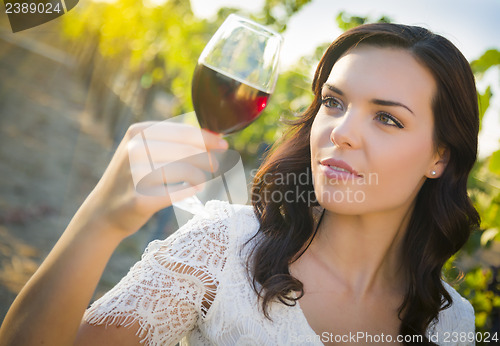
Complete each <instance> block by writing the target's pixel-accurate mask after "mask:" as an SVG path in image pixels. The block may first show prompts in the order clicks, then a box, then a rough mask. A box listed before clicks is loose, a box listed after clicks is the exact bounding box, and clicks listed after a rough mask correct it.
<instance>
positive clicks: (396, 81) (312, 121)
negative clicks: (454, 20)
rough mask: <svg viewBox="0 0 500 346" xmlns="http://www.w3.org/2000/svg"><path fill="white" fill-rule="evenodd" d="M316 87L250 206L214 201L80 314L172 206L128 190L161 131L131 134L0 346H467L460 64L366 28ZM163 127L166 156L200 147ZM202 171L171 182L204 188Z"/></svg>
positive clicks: (469, 147) (416, 41) (345, 38)
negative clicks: (456, 275)
mask: <svg viewBox="0 0 500 346" xmlns="http://www.w3.org/2000/svg"><path fill="white" fill-rule="evenodd" d="M312 89H313V92H314V101H313V102H312V104H311V106H310V107H309V108H308V109H307V110H306V112H305V113H304V114H303V115H302V116H301V117H300V118H299V119H298V120H297V121H296V122H295V123H294V124H293V125H292V126H291V128H290V130H289V131H288V133H287V135H286V136H285V137H284V139H283V140H282V141H281V142H280V143H279V144H277V145H276V146H275V148H274V149H273V150H272V151H271V153H270V154H269V155H268V157H267V158H266V161H265V162H264V164H263V166H262V167H261V168H260V170H259V173H258V174H257V176H256V178H255V181H254V187H253V190H252V204H253V207H249V206H232V205H229V204H227V203H224V202H217V201H212V202H209V203H208V204H207V206H206V210H207V213H205V215H203V216H202V215H197V216H195V217H194V218H193V219H192V220H191V221H190V222H189V223H188V224H186V225H185V226H184V227H182V228H181V229H180V230H178V231H177V232H176V233H175V234H174V235H172V236H171V237H169V238H167V239H166V240H164V241H155V242H153V243H151V244H150V245H149V246H148V248H147V250H146V252H145V253H144V255H143V257H142V260H141V261H140V262H138V263H137V264H136V265H135V266H134V267H133V268H132V269H131V270H130V272H129V273H128V274H127V276H126V277H124V278H123V279H122V280H121V281H120V283H118V284H117V286H116V287H115V288H113V289H112V290H111V291H109V292H108V293H107V294H106V295H105V296H103V297H102V298H101V299H99V300H98V301H96V302H95V303H94V304H93V305H92V306H91V307H90V308H89V309H87V311H85V309H86V307H87V305H88V303H89V301H90V299H91V297H92V293H93V291H94V289H95V286H96V285H97V282H98V280H99V277H100V275H101V273H102V270H103V268H104V266H105V264H106V262H107V260H108V258H109V256H110V255H111V253H112V252H113V250H114V249H115V248H116V246H117V245H118V243H119V242H120V241H121V240H122V239H123V238H125V237H126V236H128V235H130V234H132V233H134V232H135V231H136V230H137V229H139V228H140V226H141V225H142V224H144V223H145V222H146V220H147V219H148V218H149V217H150V216H151V215H152V214H153V213H154V212H156V211H157V210H159V209H160V208H163V207H165V206H167V205H169V204H170V203H171V201H170V198H169V197H168V196H167V197H160V196H158V197H147V196H141V195H139V194H137V193H136V192H135V190H134V188H133V184H132V182H131V180H132V179H131V173H130V169H129V166H128V156H127V146H128V147H132V148H133V147H134V143H133V140H131V139H132V138H133V137H134V135H135V134H136V133H137V132H138V131H141V130H143V129H145V128H146V127H147V126H149V125H151V124H137V125H134V126H132V127H131V128H130V129H129V131H128V133H127V135H126V136H125V138H124V140H123V141H122V143H121V145H120V146H119V148H118V150H117V152H116V154H115V156H114V157H113V159H112V161H111V163H110V165H109V167H108V169H107V170H106V172H105V173H104V175H103V177H102V179H101V181H100V182H99V184H98V185H97V186H96V188H95V190H94V191H93V192H92V193H91V194H90V196H89V197H88V198H87V200H86V201H85V203H84V204H83V205H82V207H81V208H80V209H79V211H78V212H77V214H76V215H75V217H74V218H73V220H72V221H71V223H70V225H69V226H68V229H67V230H66V231H65V233H64V234H63V236H62V237H61V239H60V240H59V242H58V243H57V244H56V246H55V248H54V249H53V251H52V252H51V254H50V255H49V256H48V258H47V259H46V260H45V262H44V263H43V264H42V266H41V267H40V269H39V270H38V271H37V273H35V275H34V276H33V278H32V279H31V280H30V281H29V282H28V284H27V285H26V287H25V288H24V289H23V290H22V291H21V293H20V294H19V296H18V298H17V299H16V301H15V302H14V304H13V305H12V307H11V309H10V311H9V313H8V315H7V317H6V319H5V321H4V324H3V326H2V330H1V335H0V340H1V341H2V344H10V345H14V344H16V345H18V344H41V343H45V344H48V345H63V344H72V343H74V342H76V344H81V345H99V344H102V345H128V344H138V343H140V342H143V343H145V344H147V345H160V344H161V345H163V344H165V345H170V344H175V343H177V342H179V340H181V339H182V341H183V342H187V343H189V344H194V345H198V344H200V345H205V344H214V345H289V344H300V345H303V344H310V345H320V344H330V343H332V344H344V343H345V344H347V343H368V344H369V343H378V342H381V343H399V344H414V343H426V344H446V343H449V342H452V343H453V344H473V343H474V336H473V334H474V311H473V309H472V307H471V305H470V304H469V303H468V302H467V301H466V300H464V299H463V298H461V297H460V295H459V294H458V293H457V292H456V291H455V290H453V289H452V288H451V287H450V286H449V285H448V284H446V283H445V282H444V281H443V280H442V279H441V270H442V266H443V264H444V263H445V262H446V260H447V259H448V258H450V256H451V255H453V254H454V253H455V252H456V251H458V250H459V249H460V248H461V247H462V246H463V244H464V243H465V242H466V240H467V238H468V236H469V233H470V231H471V229H473V228H474V227H477V226H478V224H479V216H478V214H477V212H476V211H475V210H474V208H473V207H472V205H471V202H470V200H469V198H468V196H467V190H466V183H467V176H468V174H469V171H470V169H471V168H472V165H473V164H474V161H475V159H476V151H477V134H478V128H479V124H478V109H477V98H476V89H475V84H474V77H473V75H472V72H471V70H470V68H469V65H468V63H467V61H466V59H465V58H464V57H463V56H462V54H461V53H460V52H459V51H458V50H457V49H456V48H455V47H454V46H453V45H452V44H451V43H450V42H449V41H448V40H446V39H444V38H443V37H441V36H438V35H435V34H433V33H431V32H429V31H427V30H425V29H422V28H419V27H411V26H403V25H395V24H370V25H363V26H360V27H357V28H355V29H352V30H350V31H347V32H346V33H344V34H343V35H341V36H340V37H339V38H338V39H337V40H336V41H334V42H333V43H332V45H331V46H330V47H329V48H328V50H327V51H326V52H325V54H324V56H323V58H322V59H321V61H320V63H319V66H318V68H317V70H316V74H315V76H314V80H313V85H312ZM154 128H155V129H158V130H159V131H158V132H155V133H154V134H152V135H153V137H154V138H155V139H156V142H155V145H156V146H157V148H164V150H163V153H164V155H165V159H167V158H168V159H169V160H170V159H172V157H175V153H177V152H179V151H183V150H184V151H188V152H192V153H193V154H195V153H197V152H200V151H201V150H202V149H201V148H202V144H200V143H192V142H191V141H190V140H189V138H190V134H191V133H193V132H192V131H195V129H192V128H190V127H187V126H182V125H179V126H175V127H174V125H172V124H170V125H164V124H157V126H154ZM155 131H156V130H155ZM205 140H206V143H207V147H208V149H216V148H218V149H220V148H225V147H226V144H225V143H223V142H222V143H221V142H220V139H219V138H218V137H216V136H214V135H212V134H208V133H206V134H205ZM132 152H134V151H133V150H132ZM137 156H138V157H136V159H137V158H140V154H137ZM145 162H147V161H145ZM147 164H149V163H147ZM137 169H140V167H138V168H137ZM202 170H209V165H208V164H207V163H206V162H196V163H192V165H187V164H183V165H179V166H176V167H172V168H171V171H170V172H169V175H170V176H171V177H172V179H173V180H175V179H179V180H185V177H188V181H189V182H190V183H191V185H193V186H194V185H197V184H199V183H200V181H201V178H200V177H202V174H201V171H202ZM299 177H301V178H300V179H299ZM303 177H306V179H303ZM152 188H158V189H161V188H163V185H162V182H161V181H159V182H158V186H156V187H155V186H152ZM193 192H194V190H189V191H187V192H183V193H182V194H181V195H178V196H177V198H183V197H185V196H184V195H185V194H189V193H193ZM82 316H83V321H82ZM80 321H82V322H81V324H80ZM75 340H76V341H75Z"/></svg>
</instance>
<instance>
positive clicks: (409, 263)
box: [247, 23, 480, 344]
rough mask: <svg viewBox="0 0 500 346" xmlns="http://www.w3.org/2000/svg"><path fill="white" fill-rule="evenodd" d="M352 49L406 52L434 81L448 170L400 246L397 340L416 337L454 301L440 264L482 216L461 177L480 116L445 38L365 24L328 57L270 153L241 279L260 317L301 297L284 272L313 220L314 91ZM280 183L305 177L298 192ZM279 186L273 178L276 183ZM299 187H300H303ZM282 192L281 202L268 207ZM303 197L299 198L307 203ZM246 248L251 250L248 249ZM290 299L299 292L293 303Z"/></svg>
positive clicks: (438, 138) (467, 75) (256, 188)
mask: <svg viewBox="0 0 500 346" xmlns="http://www.w3.org/2000/svg"><path fill="white" fill-rule="evenodd" d="M358 45H372V46H378V47H396V48H400V49H405V50H406V51H408V52H410V53H411V54H412V55H413V57H414V58H415V59H416V60H417V61H418V62H419V63H420V64H422V66H424V67H426V68H427V69H428V70H429V71H430V72H431V73H432V75H433V77H434V79H435V82H436V85H437V91H436V93H435V95H434V97H433V100H432V110H433V115H434V145H435V146H436V147H443V148H446V149H447V150H448V154H449V161H448V163H447V165H446V168H445V170H444V172H443V174H442V175H441V177H440V178H438V179H427V180H426V181H425V183H424V184H423V186H422V187H421V189H420V191H419V193H418V195H417V197H416V200H415V206H414V210H413V214H412V216H411V218H410V222H409V225H408V229H407V231H406V233H405V238H404V240H403V245H402V246H403V247H404V249H403V251H402V254H403V255H402V256H403V258H402V259H401V260H402V263H403V265H404V267H405V270H406V272H407V273H408V282H407V288H406V293H405V296H404V300H403V303H402V304H401V306H400V308H399V319H400V321H401V324H400V330H399V332H400V334H401V335H422V336H423V340H427V343H428V344H431V343H430V342H429V341H428V339H427V337H426V330H427V328H428V327H429V325H430V323H431V322H433V321H435V320H436V318H437V316H438V314H439V312H440V311H441V310H443V309H446V308H448V307H449V306H451V304H452V303H453V302H452V299H451V297H450V295H449V294H448V292H447V290H446V289H445V287H444V286H443V283H442V281H441V277H442V268H443V265H444V263H445V262H446V261H447V260H448V259H449V258H450V257H451V256H452V255H453V254H454V253H456V252H457V251H458V250H459V249H460V248H461V247H462V246H463V245H464V244H465V242H466V241H467V239H468V237H469V235H470V232H471V231H472V230H473V229H474V228H476V227H478V226H479V222H480V219H479V215H478V213H477V211H476V210H475V209H474V207H473V206H472V203H471V201H470V199H469V197H468V195H467V178H468V175H469V172H470V170H471V169H472V166H473V165H474V162H475V160H476V155H477V138H478V131H479V115H478V105H477V94H476V86H475V82H474V76H473V74H472V71H471V69H470V66H469V63H468V62H467V60H466V59H465V58H464V56H463V55H462V54H461V53H460V51H459V50H458V49H457V48H456V47H455V46H454V45H453V44H452V43H451V42H450V41H448V40H447V39H445V38H444V37H442V36H440V35H436V34H434V33H432V32H430V31H429V30H426V29H424V28H421V27H416V26H405V25H398V24H387V23H377V24H366V25H361V26H358V27H356V28H353V29H351V30H349V31H346V32H345V33H344V34H342V35H341V36H339V37H338V38H337V39H336V40H335V41H334V42H333V43H332V44H331V45H330V47H329V48H328V49H327V50H326V52H325V53H324V55H323V57H322V58H321V61H320V62H319V65H318V67H317V69H316V73H315V75H314V79H313V83H312V90H313V93H314V100H313V102H312V104H311V105H310V106H309V108H308V109H307V110H306V111H305V112H304V113H303V114H302V115H301V116H300V117H299V118H298V120H296V121H294V122H292V123H291V126H290V127H289V128H288V130H287V132H286V134H285V136H284V137H283V138H282V139H281V140H280V141H279V142H278V143H276V144H275V145H274V146H273V148H272V149H271V150H270V152H269V154H268V155H267V157H266V159H265V160H264V162H263V164H262V166H261V167H260V169H259V171H258V173H257V175H256V176H255V179H254V183H253V187H252V204H253V207H254V210H255V214H256V216H257V218H258V219H259V221H260V228H259V231H258V232H257V234H256V235H255V237H254V238H252V239H257V241H253V240H251V243H252V244H254V245H253V247H252V248H251V251H250V252H249V256H248V263H247V264H248V271H249V275H250V277H251V278H252V281H253V287H254V289H255V291H256V292H257V294H258V295H259V297H260V299H261V302H262V308H263V311H264V314H265V315H266V316H267V317H269V315H268V309H267V308H268V305H269V303H270V302H271V301H274V300H276V299H277V300H279V301H281V302H282V303H284V304H287V305H294V304H295V302H296V300H297V299H300V297H302V296H303V294H304V290H303V284H302V283H301V282H300V281H299V280H298V279H296V278H294V277H293V276H292V275H290V272H289V265H290V263H292V262H293V261H294V260H296V259H297V258H298V257H300V255H301V254H302V253H303V252H304V250H303V249H304V248H307V246H308V244H310V241H311V240H312V238H313V237H314V235H315V232H316V226H315V225H316V224H317V220H316V219H315V213H314V210H315V209H318V208H316V207H317V206H318V204H317V201H315V200H314V198H312V199H311V198H309V197H310V196H314V189H313V185H312V177H311V154H310V145H309V139H310V132H311V126H312V123H313V121H314V118H315V116H316V114H317V112H318V110H319V107H320V105H321V88H322V86H323V84H324V83H325V81H326V80H327V78H328V76H329V74H330V71H331V69H332V66H333V65H334V64H335V63H336V61H337V60H338V59H339V58H340V57H341V56H342V55H343V54H345V53H346V52H348V51H349V50H350V49H352V48H354V47H356V46H358ZM284 174H288V175H290V174H292V175H294V176H301V175H302V176H304V175H307V176H308V177H309V179H305V182H303V183H301V184H297V185H295V183H296V182H295V181H293V179H290V180H287V179H283V175H284ZM277 179H280V180H279V181H277ZM303 180H304V179H303ZM273 193H274V194H275V195H276V194H278V195H280V194H281V196H284V195H285V194H286V193H288V196H289V197H290V196H291V194H292V195H293V196H294V197H295V199H294V202H293V203H289V202H287V201H286V200H290V198H288V199H276V198H274V200H273V198H269V197H270V196H272V195H273ZM305 196H306V197H307V198H304V197H305ZM248 244H250V242H249V243H248ZM291 291H296V292H299V293H300V294H299V295H298V297H297V298H295V297H293V296H291V295H290V292H291Z"/></svg>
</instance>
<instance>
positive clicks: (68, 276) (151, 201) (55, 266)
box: [0, 123, 227, 345]
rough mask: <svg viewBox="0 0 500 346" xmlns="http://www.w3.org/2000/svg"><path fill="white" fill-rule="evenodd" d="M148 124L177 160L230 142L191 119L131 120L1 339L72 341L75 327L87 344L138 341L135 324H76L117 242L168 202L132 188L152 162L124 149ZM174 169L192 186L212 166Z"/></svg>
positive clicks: (9, 318) (186, 193)
mask: <svg viewBox="0 0 500 346" xmlns="http://www.w3.org/2000/svg"><path fill="white" fill-rule="evenodd" d="M152 125H154V129H153V130H154V131H157V134H158V137H157V138H155V136H154V133H153V136H152V140H154V141H155V145H158V146H159V148H160V149H161V152H162V153H163V154H162V155H164V156H163V157H162V158H161V159H162V160H163V161H168V160H169V159H172V160H175V157H176V156H178V155H179V151H180V150H181V151H182V150H185V151H186V152H187V153H189V154H196V153H197V152H203V151H205V144H206V147H207V148H208V149H224V148H226V147H227V144H225V143H223V142H221V140H220V138H219V137H217V136H216V135H213V134H209V133H205V132H204V133H203V137H204V140H205V144H203V143H199V141H198V142H197V141H195V140H193V138H196V137H199V136H197V133H196V132H198V131H199V130H198V129H196V128H193V127H191V126H186V125H178V124H175V125H172V124H164V123H147V124H137V125H134V126H132V127H131V128H130V129H129V131H128V132H127V134H126V136H125V138H124V139H123V141H122V142H121V143H120V145H119V147H118V149H117V151H116V153H115V155H114V156H113V159H112V160H111V162H110V164H109V166H108V168H107V169H106V171H105V172H104V174H103V177H102V178H101V180H100V181H99V183H98V184H97V186H96V187H95V189H94V190H93V191H92V193H91V194H90V195H89V196H88V197H87V199H86V200H85V202H84V203H83V205H82V206H81V207H80V209H79V210H78V212H77V213H76V214H75V216H74V217H73V219H72V220H71V222H70V223H69V225H68V227H67V229H66V230H65V232H64V233H63V235H62V236H61V238H60V239H59V241H58V242H57V243H56V245H55V246H54V248H53V249H52V251H51V252H50V254H49V255H48V257H47V258H46V259H45V261H44V262H43V263H42V265H41V266H40V268H39V269H38V270H37V272H36V273H35V274H34V275H33V277H32V278H31V279H30V280H29V281H28V283H27V284H26V285H25V287H24V288H23V289H22V290H21V292H20V293H19V295H18V297H17V298H16V300H15V301H14V303H13V304H12V306H11V308H10V310H9V312H8V313H7V315H6V317H5V320H4V322H3V324H2V327H1V329H0V345H41V344H45V345H70V344H73V343H74V342H75V340H76V337H77V333H78V339H79V341H81V344H84V343H87V344H88V342H89V341H90V340H93V341H92V344H96V342H97V341H96V340H97V339H102V340H101V341H105V339H106V340H107V341H110V338H111V339H114V340H115V341H117V342H118V341H119V340H120V339H121V338H125V339H124V340H127V342H128V341H130V342H131V343H132V344H133V343H136V342H138V341H139V338H138V337H135V338H131V337H130V335H131V334H135V332H134V330H135V331H136V330H137V328H131V329H126V328H116V327H113V328H110V329H108V332H107V333H106V331H105V330H104V329H102V328H99V327H95V328H94V327H90V326H88V325H85V324H83V325H82V327H81V329H80V332H79V328H80V323H81V320H82V317H83V314H84V312H85V309H86V308H87V306H88V304H89V302H90V300H91V298H92V295H93V293H94V290H95V288H96V286H97V284H98V282H99V279H100V277H101V275H102V272H103V270H104V268H105V266H106V263H107V262H108V260H109V258H110V257H111V254H112V253H113V251H114V250H115V249H116V247H117V246H118V244H119V243H120V242H121V241H122V240H123V239H124V238H126V237H127V236H129V235H131V234H133V233H135V232H136V231H137V230H138V229H139V228H140V227H141V226H142V225H143V224H144V223H145V222H146V221H147V220H148V219H149V218H150V217H151V216H152V215H153V214H154V213H155V212H156V211H158V210H160V209H162V208H165V207H167V206H169V205H171V203H172V201H171V200H170V196H171V194H165V193H163V195H162V194H161V193H159V194H156V195H155V194H153V195H154V196H144V195H141V194H139V193H137V191H136V190H135V188H134V184H133V179H132V172H133V171H134V169H137V170H139V171H140V170H141V169H143V168H144V167H142V166H145V167H147V166H149V165H150V162H149V159H148V158H147V157H141V155H138V156H136V157H135V158H134V165H132V166H131V165H130V162H129V149H130V147H131V145H132V146H133V145H134V140H135V139H137V136H136V135H137V134H138V133H140V132H141V131H143V130H145V129H146V128H148V127H150V126H152ZM172 148H175V152H174V150H172ZM130 152H131V153H133V150H132V151H130ZM215 164H217V163H215ZM172 169H174V170H177V171H175V172H170V171H169V173H172V175H171V176H173V177H182V179H183V180H187V181H188V182H189V183H190V184H191V185H192V186H195V185H197V184H199V183H200V176H202V175H203V174H202V172H201V170H208V169H210V164H209V163H208V161H206V162H197V163H194V164H191V163H190V164H183V165H178V166H174V167H173V168H172ZM131 170H132V172H131ZM164 183H165V182H164V181H161V180H160V181H158V182H155V181H152V182H150V184H151V189H159V190H161V191H165V186H164ZM170 192H172V191H170ZM173 192H176V191H173ZM194 192H196V189H194V188H188V189H183V190H182V191H181V192H179V191H177V195H176V196H177V198H178V199H182V198H185V197H186V196H189V195H192V194H193V193H194ZM132 327H133V326H132ZM103 333H104V334H103ZM104 335H106V336H105V337H104ZM85 340H86V341H85Z"/></svg>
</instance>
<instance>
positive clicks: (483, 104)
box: [477, 85, 493, 129]
mask: <svg viewBox="0 0 500 346" xmlns="http://www.w3.org/2000/svg"><path fill="white" fill-rule="evenodd" d="M491 96H493V93H492V92H491V86H489V85H488V87H487V88H486V90H485V91H484V93H482V94H481V93H479V92H478V93H477V101H478V104H479V121H480V123H479V124H480V125H482V120H483V117H484V113H486V110H488V107H489V106H490V100H491ZM479 129H481V128H479Z"/></svg>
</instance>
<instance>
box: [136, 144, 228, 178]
mask: <svg viewBox="0 0 500 346" xmlns="http://www.w3.org/2000/svg"><path fill="white" fill-rule="evenodd" d="M149 144H150V146H147V147H145V146H142V144H141V143H137V141H134V142H131V143H130V146H129V148H128V150H129V160H130V165H131V166H135V165H140V164H147V165H148V166H149V167H150V169H153V170H154V169H158V168H160V167H162V166H164V165H166V164H168V163H173V162H183V163H187V164H190V165H193V166H196V167H198V168H201V169H203V170H205V171H207V172H215V171H217V170H218V168H219V160H218V159H217V157H216V155H215V153H212V152H204V151H201V149H198V148H194V147H190V146H185V145H182V144H179V143H175V144H173V143H169V145H166V144H165V143H161V142H154V143H149ZM218 151H220V150H218Z"/></svg>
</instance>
